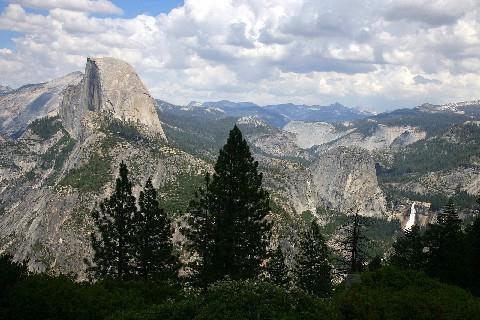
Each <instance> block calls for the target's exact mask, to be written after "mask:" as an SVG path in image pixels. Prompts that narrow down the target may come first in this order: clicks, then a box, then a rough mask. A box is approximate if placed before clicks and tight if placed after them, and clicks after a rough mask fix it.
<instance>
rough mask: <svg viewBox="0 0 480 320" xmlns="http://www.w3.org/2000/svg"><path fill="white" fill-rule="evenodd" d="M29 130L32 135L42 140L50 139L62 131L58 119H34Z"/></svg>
mask: <svg viewBox="0 0 480 320" xmlns="http://www.w3.org/2000/svg"><path fill="white" fill-rule="evenodd" d="M29 128H30V129H31V130H32V132H33V133H34V134H36V135H37V136H39V137H40V138H42V139H44V140H48V139H50V138H51V137H53V136H54V135H55V133H57V132H58V131H60V130H62V129H63V127H62V123H61V122H60V121H59V119H58V117H51V118H49V117H45V118H40V119H36V120H35V121H33V122H32V123H31V124H30V125H29Z"/></svg>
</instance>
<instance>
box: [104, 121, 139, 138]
mask: <svg viewBox="0 0 480 320" xmlns="http://www.w3.org/2000/svg"><path fill="white" fill-rule="evenodd" d="M102 129H103V131H105V132H107V133H110V134H114V135H115V136H116V137H117V138H121V139H124V140H127V141H131V142H139V141H142V140H144V139H146V138H145V136H144V135H143V134H142V133H141V132H140V131H139V130H138V127H137V125H136V124H135V123H131V122H125V121H121V120H118V119H108V120H107V121H105V122H104V127H103V128H102Z"/></svg>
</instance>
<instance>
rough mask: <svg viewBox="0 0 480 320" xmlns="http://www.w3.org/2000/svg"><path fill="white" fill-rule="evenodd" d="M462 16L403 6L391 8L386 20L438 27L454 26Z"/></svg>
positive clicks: (426, 8)
mask: <svg viewBox="0 0 480 320" xmlns="http://www.w3.org/2000/svg"><path fill="white" fill-rule="evenodd" d="M462 15H463V13H460V12H457V13H452V12H448V11H441V10H437V9H435V8H429V7H426V6H422V5H403V6H396V7H393V8H391V9H390V10H389V11H388V12H387V13H386V14H385V18H386V19H387V20H389V21H396V20H405V21H409V22H420V23H424V24H427V25H429V26H434V27H438V26H442V25H451V24H454V23H456V22H457V21H458V19H460V17H461V16H462Z"/></svg>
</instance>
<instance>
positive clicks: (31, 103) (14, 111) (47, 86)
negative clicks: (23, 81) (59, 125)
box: [0, 72, 82, 137]
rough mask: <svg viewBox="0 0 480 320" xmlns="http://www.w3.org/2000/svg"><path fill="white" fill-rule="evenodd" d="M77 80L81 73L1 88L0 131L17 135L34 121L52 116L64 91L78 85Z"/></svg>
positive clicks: (80, 77) (57, 108)
mask: <svg viewBox="0 0 480 320" xmlns="http://www.w3.org/2000/svg"><path fill="white" fill-rule="evenodd" d="M80 79H82V73H80V72H74V73H70V74H68V75H66V76H64V77H61V78H58V79H55V80H52V81H50V82H45V83H40V84H33V85H25V86H23V87H20V88H18V89H15V90H13V89H9V90H6V89H5V87H2V88H0V93H1V94H0V132H2V133H3V134H6V135H8V136H13V137H18V136H20V135H21V134H22V133H23V131H24V130H25V128H26V127H27V125H28V124H29V123H30V122H32V121H33V120H35V119H38V118H41V117H45V116H47V115H49V116H55V115H56V114H57V113H58V110H59V105H60V103H61V102H62V99H63V94H62V93H63V90H64V89H65V88H66V87H67V86H69V85H75V84H77V83H78V82H79V81H80ZM7 88H8V87H7ZM4 89H5V90H4ZM1 91H3V92H1Z"/></svg>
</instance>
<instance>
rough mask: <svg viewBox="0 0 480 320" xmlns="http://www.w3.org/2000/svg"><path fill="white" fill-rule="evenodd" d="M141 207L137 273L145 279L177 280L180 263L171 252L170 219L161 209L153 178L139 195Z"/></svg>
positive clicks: (136, 224)
mask: <svg viewBox="0 0 480 320" xmlns="http://www.w3.org/2000/svg"><path fill="white" fill-rule="evenodd" d="M138 204H139V208H140V210H139V211H138V212H137V214H136V215H135V219H134V227H135V250H134V251H135V259H136V261H135V262H136V263H135V264H136V266H137V271H138V273H139V275H140V276H141V277H142V278H143V279H148V278H153V277H155V278H160V279H170V280H175V278H176V276H177V270H178V264H177V260H176V258H175V256H174V255H173V252H172V250H173V245H172V240H171V237H172V230H171V220H170V219H169V218H168V216H167V215H166V213H165V211H164V210H163V209H162V208H160V206H159V203H158V200H157V191H156V190H155V188H154V187H153V184H152V179H151V178H149V179H148V180H147V182H146V184H145V187H144V189H143V191H141V192H140V196H139V200H138Z"/></svg>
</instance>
